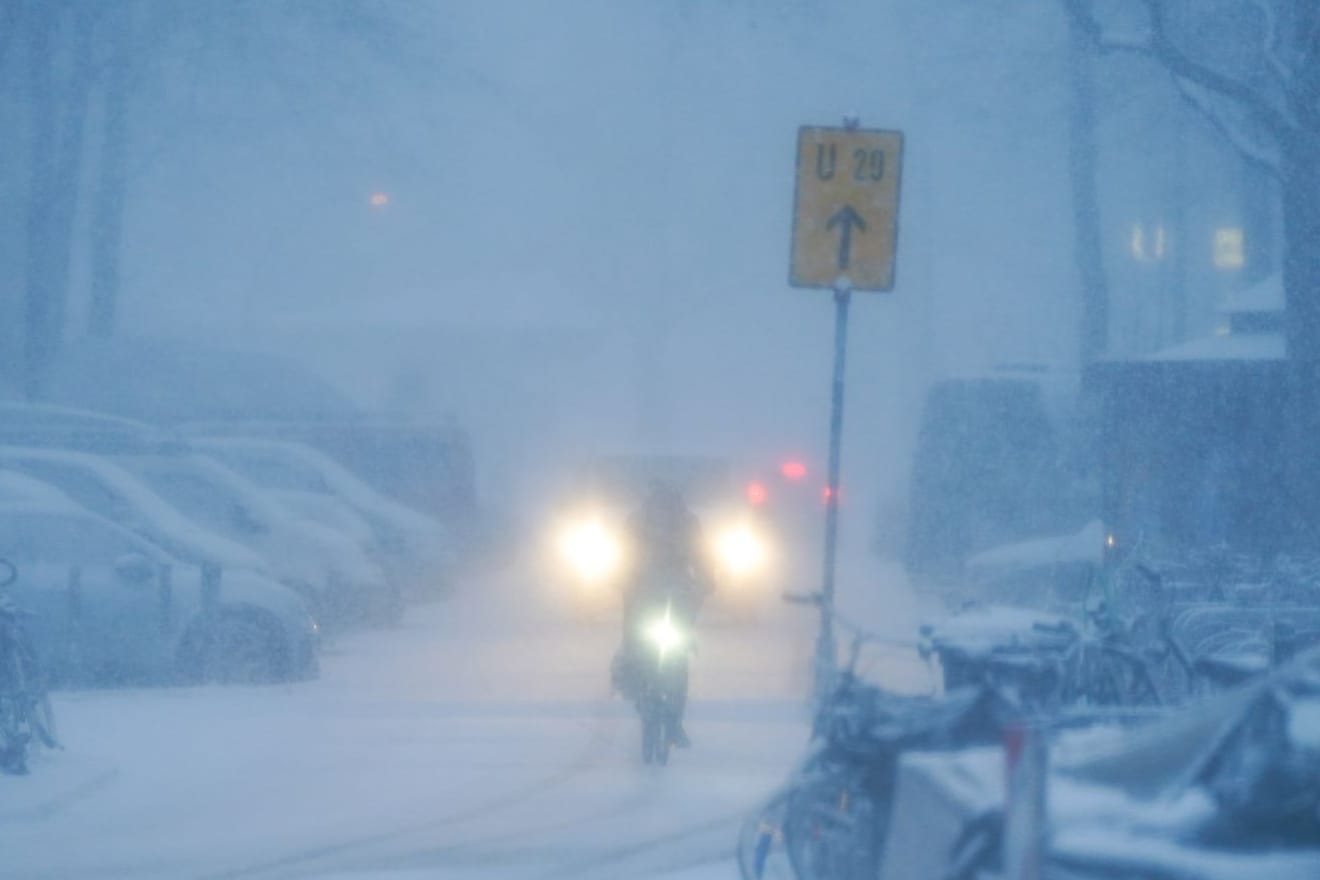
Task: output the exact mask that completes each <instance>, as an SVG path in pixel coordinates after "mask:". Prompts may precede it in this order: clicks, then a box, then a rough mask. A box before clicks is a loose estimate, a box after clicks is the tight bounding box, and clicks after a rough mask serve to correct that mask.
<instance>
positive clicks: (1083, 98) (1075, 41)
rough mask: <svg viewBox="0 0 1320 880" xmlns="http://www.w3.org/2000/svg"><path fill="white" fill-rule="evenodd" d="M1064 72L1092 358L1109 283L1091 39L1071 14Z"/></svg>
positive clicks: (1097, 351) (1087, 349)
mask: <svg viewBox="0 0 1320 880" xmlns="http://www.w3.org/2000/svg"><path fill="white" fill-rule="evenodd" d="M1068 21H1069V24H1068V29H1069V37H1070V41H1069V42H1070V46H1069V75H1070V79H1071V85H1072V107H1071V112H1070V113H1069V116H1068V134H1069V146H1070V149H1069V174H1070V176H1071V179H1072V201H1073V236H1074V238H1073V242H1074V243H1073V250H1074V254H1073V258H1074V260H1075V261H1076V263H1077V272H1078V275H1079V276H1080V280H1081V290H1082V315H1081V326H1080V328H1079V329H1080V334H1079V348H1078V356H1079V358H1080V361H1081V364H1082V365H1083V366H1085V365H1086V364H1088V363H1090V362H1091V361H1094V360H1095V359H1097V358H1099V357H1100V356H1102V355H1103V354H1104V353H1105V352H1106V351H1107V350H1108V348H1109V285H1108V280H1107V278H1106V276H1105V260H1104V239H1103V237H1102V236H1103V233H1102V231H1101V226H1100V196H1099V191H1098V189H1097V181H1096V174H1097V166H1098V163H1099V148H1098V146H1097V144H1096V125H1095V117H1096V97H1095V80H1094V77H1093V73H1092V69H1091V65H1092V63H1093V61H1094V47H1093V45H1092V40H1091V37H1090V36H1089V35H1088V34H1087V33H1086V32H1085V30H1083V28H1082V27H1081V25H1080V24H1079V23H1078V22H1077V21H1076V19H1075V18H1074V17H1073V16H1069V17H1068Z"/></svg>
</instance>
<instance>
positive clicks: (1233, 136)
mask: <svg viewBox="0 0 1320 880" xmlns="http://www.w3.org/2000/svg"><path fill="white" fill-rule="evenodd" d="M1174 83H1175V84H1176V85H1177V86H1178V91H1179V93H1180V94H1181V95H1182V96H1183V98H1184V99H1185V100H1186V101H1187V102H1188V103H1189V104H1191V105H1192V106H1193V107H1195V108H1196V109H1197V110H1198V111H1200V113H1201V115H1202V116H1204V117H1205V118H1206V120H1207V121H1208V122H1209V123H1210V124H1211V125H1212V126H1214V128H1215V130H1216V131H1218V132H1219V133H1220V134H1221V135H1223V137H1224V139H1225V140H1227V141H1228V142H1229V143H1230V144H1231V145H1232V146H1233V148H1234V149H1235V150H1237V151H1238V153H1239V154H1240V155H1241V156H1242V158H1244V159H1246V160H1247V161H1248V162H1250V163H1251V164H1252V165H1255V166H1256V167H1258V168H1260V169H1261V170H1263V171H1265V172H1267V173H1268V174H1269V175H1270V177H1272V178H1273V179H1275V180H1278V181H1282V179H1283V176H1282V174H1281V172H1280V170H1279V162H1280V160H1279V155H1278V153H1277V152H1271V151H1270V150H1269V149H1268V148H1266V147H1263V146H1262V145H1261V144H1258V143H1255V142H1253V141H1252V139H1251V138H1250V137H1248V136H1247V135H1246V134H1245V133H1244V132H1243V131H1242V129H1241V127H1239V126H1238V125H1236V124H1235V123H1234V121H1233V120H1230V119H1228V118H1226V117H1225V116H1224V113H1223V110H1222V109H1221V107H1220V105H1219V104H1218V103H1217V102H1216V101H1215V100H1214V96H1212V95H1210V94H1207V93H1206V90H1205V89H1203V88H1201V87H1200V86H1198V85H1196V84H1195V83H1192V82H1189V81H1188V80H1185V79H1175V80H1174Z"/></svg>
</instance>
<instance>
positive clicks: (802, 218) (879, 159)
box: [789, 118, 903, 699]
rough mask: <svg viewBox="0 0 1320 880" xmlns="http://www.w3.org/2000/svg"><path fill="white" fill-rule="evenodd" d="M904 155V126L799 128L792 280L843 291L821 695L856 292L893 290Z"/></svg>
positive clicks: (831, 667) (828, 658) (837, 333)
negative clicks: (891, 128) (851, 317)
mask: <svg viewBox="0 0 1320 880" xmlns="http://www.w3.org/2000/svg"><path fill="white" fill-rule="evenodd" d="M902 154H903V135H902V133H901V132H897V131H868V130H864V129H862V128H860V127H859V126H858V123H857V120H856V119H853V118H850V119H847V120H845V121H844V126H843V127H842V128H820V127H814V126H803V127H802V128H801V129H799V130H798V144H797V188H796V194H795V198H794V205H793V246H792V261H791V269H790V271H789V283H790V284H792V285H793V286H794V287H807V288H816V289H825V290H832V291H833V292H834V373H833V382H832V386H831V397H830V441H829V473H828V476H827V480H826V485H825V560H824V571H823V574H822V579H821V590H820V597H819V598H820V634H819V636H818V638H817V640H816V658H815V672H814V678H813V686H814V691H815V694H816V696H817V698H818V699H823V698H824V697H825V695H826V694H827V693H829V689H830V687H831V685H832V683H833V680H834V675H835V663H836V659H835V655H836V651H835V644H834V570H835V558H836V555H837V552H838V530H839V472H840V464H841V447H842V442H843V402H844V367H845V364H846V361H847V354H848V305H849V303H850V301H851V300H852V293H853V291H854V290H858V291H889V290H892V289H893V286H894V255H895V252H896V249H897V244H898V184H899V172H900V169H901V167H902Z"/></svg>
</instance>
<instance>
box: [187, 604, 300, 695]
mask: <svg viewBox="0 0 1320 880" xmlns="http://www.w3.org/2000/svg"><path fill="white" fill-rule="evenodd" d="M286 648H287V646H286V645H285V644H284V642H283V640H282V639H281V638H280V637H279V635H278V633H277V631H276V630H275V629H273V628H272V627H271V626H270V625H269V624H267V623H265V622H264V621H262V620H261V619H260V618H259V617H257V616H256V615H252V614H241V613H228V614H221V615H219V616H218V617H216V618H215V619H213V620H212V621H210V622H209V623H206V624H204V625H203V626H202V627H201V629H200V630H199V631H198V633H197V635H196V637H195V638H193V639H190V640H189V645H188V650H187V651H186V657H185V660H184V663H183V666H184V671H185V677H186V678H188V679H190V680H192V681H197V682H211V683H215V684H262V683H266V682H271V681H278V680H280V679H281V678H284V677H285V675H286V672H287V666H288V662H287V659H288V651H287V649H286Z"/></svg>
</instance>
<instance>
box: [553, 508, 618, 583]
mask: <svg viewBox="0 0 1320 880" xmlns="http://www.w3.org/2000/svg"><path fill="white" fill-rule="evenodd" d="M557 543H558V551H559V558H560V561H561V562H563V563H564V565H566V566H567V567H568V569H569V571H570V572H571V573H572V574H573V575H574V576H576V577H577V578H578V579H580V580H582V581H585V582H587V583H589V584H598V583H601V582H603V581H607V580H609V579H610V578H613V577H615V576H616V575H618V573H619V571H620V570H621V569H622V567H623V541H622V540H620V538H619V535H618V534H617V533H616V532H615V531H614V530H612V529H610V528H609V527H608V526H606V525H605V523H604V522H602V521H601V520H600V519H599V518H597V517H590V518H587V519H583V520H580V521H578V522H574V523H570V524H569V525H567V526H565V527H564V528H563V529H562V530H561V531H560V533H559V540H558V542H557Z"/></svg>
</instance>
